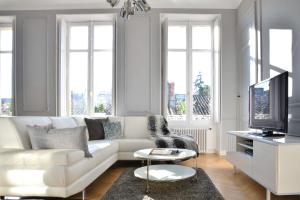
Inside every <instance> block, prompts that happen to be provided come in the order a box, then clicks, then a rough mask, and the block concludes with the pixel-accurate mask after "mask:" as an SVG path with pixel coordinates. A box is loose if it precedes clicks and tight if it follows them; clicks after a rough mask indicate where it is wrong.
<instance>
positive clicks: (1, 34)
mask: <svg viewBox="0 0 300 200" xmlns="http://www.w3.org/2000/svg"><path fill="white" fill-rule="evenodd" d="M0 101H1V110H0V114H1V115H12V114H13V109H14V106H13V28H12V24H0Z"/></svg>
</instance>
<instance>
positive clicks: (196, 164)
mask: <svg viewBox="0 0 300 200" xmlns="http://www.w3.org/2000/svg"><path fill="white" fill-rule="evenodd" d="M194 160H195V170H196V175H195V177H196V180H197V179H198V172H197V169H198V163H197V156H196V157H194Z"/></svg>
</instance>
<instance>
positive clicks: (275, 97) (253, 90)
mask: <svg viewBox="0 0 300 200" xmlns="http://www.w3.org/2000/svg"><path fill="white" fill-rule="evenodd" d="M249 114H250V116H249V127H250V128H253V129H263V130H266V131H278V132H283V133H286V132H287V130H288V72H285V73H283V74H280V75H278V76H276V77H274V78H271V79H268V80H265V81H262V82H260V83H257V84H255V85H252V86H250V88H249Z"/></svg>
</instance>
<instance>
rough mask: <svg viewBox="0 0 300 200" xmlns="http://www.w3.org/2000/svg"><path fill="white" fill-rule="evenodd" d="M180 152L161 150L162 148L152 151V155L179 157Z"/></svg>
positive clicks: (176, 150)
mask: <svg viewBox="0 0 300 200" xmlns="http://www.w3.org/2000/svg"><path fill="white" fill-rule="evenodd" d="M179 153H180V151H179V150H178V149H164V148H163V149H161V148H155V149H152V151H151V152H150V155H162V156H164V155H169V156H170V155H177V154H179Z"/></svg>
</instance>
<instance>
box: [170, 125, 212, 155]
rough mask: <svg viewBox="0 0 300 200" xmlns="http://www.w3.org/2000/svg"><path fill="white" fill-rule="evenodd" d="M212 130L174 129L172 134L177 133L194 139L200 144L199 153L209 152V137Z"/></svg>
mask: <svg viewBox="0 0 300 200" xmlns="http://www.w3.org/2000/svg"><path fill="white" fill-rule="evenodd" d="M209 131H211V130H210V129H198V128H197V129H196V128H172V129H171V132H175V133H177V134H180V135H189V136H191V137H193V138H194V139H195V141H196V143H197V144H198V148H199V152H198V153H206V152H207V137H208V133H209Z"/></svg>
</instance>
